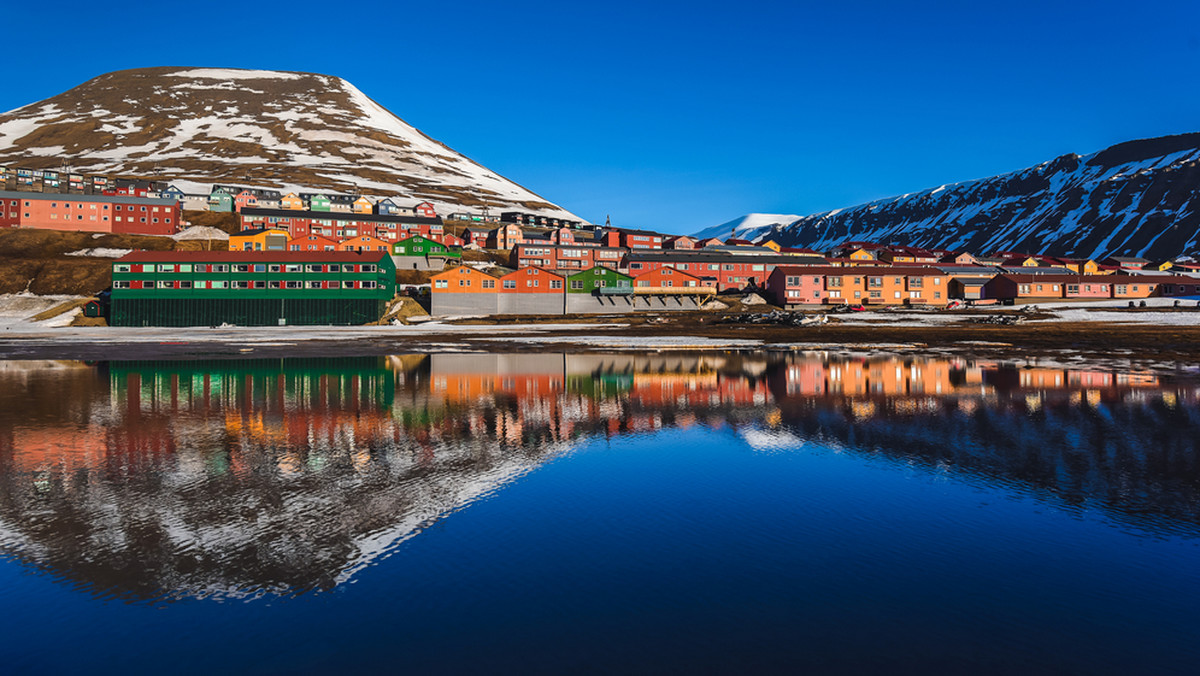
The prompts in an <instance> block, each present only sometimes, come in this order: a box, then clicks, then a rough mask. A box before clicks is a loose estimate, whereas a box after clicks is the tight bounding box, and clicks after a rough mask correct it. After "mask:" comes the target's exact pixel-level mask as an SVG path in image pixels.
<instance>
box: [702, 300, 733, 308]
mask: <svg viewBox="0 0 1200 676" xmlns="http://www.w3.org/2000/svg"><path fill="white" fill-rule="evenodd" d="M700 309H701V310H728V309H729V306H728V305H726V304H725V303H722V302H721V301H719V300H710V301H708V302H707V303H705V304H704V305H701V306H700Z"/></svg>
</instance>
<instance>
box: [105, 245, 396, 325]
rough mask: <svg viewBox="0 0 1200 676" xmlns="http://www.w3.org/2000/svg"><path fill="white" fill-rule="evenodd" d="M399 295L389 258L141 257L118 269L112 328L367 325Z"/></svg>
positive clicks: (348, 255)
mask: <svg viewBox="0 0 1200 676" xmlns="http://www.w3.org/2000/svg"><path fill="white" fill-rule="evenodd" d="M395 292H396V269H395V267H394V266H393V265H392V259H391V257H390V256H388V255H387V254H386V253H382V252H371V253H367V252H363V253H346V252H291V251H279V252H273V251H272V252H255V251H137V252H134V253H131V254H128V255H127V256H125V257H123V258H120V259H118V260H117V261H115V262H114V263H113V290H112V298H111V309H110V315H109V316H110V319H109V323H110V324H111V325H112V326H217V325H220V324H234V325H238V326H283V325H351V324H365V323H368V322H372V321H377V320H378V319H379V318H380V317H381V316H383V312H384V309H385V308H386V306H387V303H388V301H390V300H391V299H392V297H393V296H395Z"/></svg>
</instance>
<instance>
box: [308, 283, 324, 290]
mask: <svg viewBox="0 0 1200 676" xmlns="http://www.w3.org/2000/svg"><path fill="white" fill-rule="evenodd" d="M307 286H308V288H310V289H319V288H321V282H309V283H308V285H307Z"/></svg>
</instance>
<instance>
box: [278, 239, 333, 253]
mask: <svg viewBox="0 0 1200 676" xmlns="http://www.w3.org/2000/svg"><path fill="white" fill-rule="evenodd" d="M287 250H288V251H337V250H338V243H337V240H334V239H330V238H328V237H321V236H320V235H308V236H307V237H296V238H294V239H291V240H288V243H287Z"/></svg>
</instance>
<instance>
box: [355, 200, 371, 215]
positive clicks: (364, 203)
mask: <svg viewBox="0 0 1200 676" xmlns="http://www.w3.org/2000/svg"><path fill="white" fill-rule="evenodd" d="M351 211H353V212H354V213H356V214H373V213H375V205H374V204H373V203H372V202H371V200H369V199H367V198H366V197H359V198H358V199H356V200H354V203H353V204H351Z"/></svg>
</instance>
